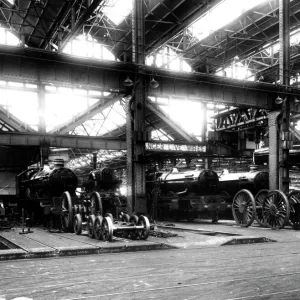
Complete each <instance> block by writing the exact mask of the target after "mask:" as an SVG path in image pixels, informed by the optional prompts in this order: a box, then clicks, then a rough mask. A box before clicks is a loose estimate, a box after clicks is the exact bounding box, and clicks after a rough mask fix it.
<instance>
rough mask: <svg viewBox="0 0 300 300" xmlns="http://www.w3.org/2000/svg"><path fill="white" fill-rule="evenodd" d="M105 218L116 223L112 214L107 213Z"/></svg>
mask: <svg viewBox="0 0 300 300" xmlns="http://www.w3.org/2000/svg"><path fill="white" fill-rule="evenodd" d="M105 217H109V218H110V219H111V221H112V222H113V223H114V217H113V215H112V214H111V213H106V214H105Z"/></svg>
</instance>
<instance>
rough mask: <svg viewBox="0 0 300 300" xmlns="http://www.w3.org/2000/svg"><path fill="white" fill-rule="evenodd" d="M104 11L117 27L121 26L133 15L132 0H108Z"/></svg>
mask: <svg viewBox="0 0 300 300" xmlns="http://www.w3.org/2000/svg"><path fill="white" fill-rule="evenodd" d="M102 11H103V12H104V13H105V14H106V16H107V17H108V18H109V19H110V20H111V21H112V22H113V23H114V24H115V25H119V24H120V23H121V22H122V21H123V20H124V19H125V18H126V17H127V16H128V15H129V14H130V13H131V11H132V0H107V1H106V3H105V6H103V8H102Z"/></svg>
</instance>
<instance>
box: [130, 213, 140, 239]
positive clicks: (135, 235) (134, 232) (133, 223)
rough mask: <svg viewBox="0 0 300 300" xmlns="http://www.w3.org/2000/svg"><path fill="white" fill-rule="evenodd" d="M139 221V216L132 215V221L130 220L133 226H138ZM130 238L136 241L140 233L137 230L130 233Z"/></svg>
mask: <svg viewBox="0 0 300 300" xmlns="http://www.w3.org/2000/svg"><path fill="white" fill-rule="evenodd" d="M138 221H139V218H138V216H137V215H131V216H130V219H129V222H130V223H131V224H132V225H136V224H137V223H138ZM130 237H131V239H132V240H136V239H137V237H138V231H137V230H135V229H134V230H132V231H130Z"/></svg>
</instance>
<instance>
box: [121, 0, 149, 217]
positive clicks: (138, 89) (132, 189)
mask: <svg viewBox="0 0 300 300" xmlns="http://www.w3.org/2000/svg"><path fill="white" fill-rule="evenodd" d="M132 4H133V5H132V60H133V62H134V63H136V64H139V65H144V64H145V54H144V45H145V40H144V36H145V27H144V2H143V1H140V0H133V2H132ZM144 80H145V79H144V76H143V74H142V73H140V72H139V71H138V72H137V73H136V74H135V78H134V86H133V91H132V99H131V100H130V101H129V102H128V106H127V108H128V112H127V118H126V121H127V125H126V128H127V176H128V182H127V202H128V205H127V210H128V212H129V213H131V212H133V211H134V212H135V213H147V203H146V180H145V165H144V164H143V157H144V154H145V141H146V137H147V134H146V131H145V98H146V95H145V82H144Z"/></svg>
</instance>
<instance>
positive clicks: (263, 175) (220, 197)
mask: <svg viewBox="0 0 300 300" xmlns="http://www.w3.org/2000/svg"><path fill="white" fill-rule="evenodd" d="M155 186H156V187H155V188H154V189H153V191H152V195H151V196H152V197H151V198H152V208H153V209H152V214H154V215H155V211H157V213H160V215H158V217H160V218H168V217H170V216H173V217H174V218H175V219H180V218H182V217H184V218H186V219H188V220H193V219H195V218H196V217H197V216H198V214H200V213H203V212H210V215H211V217H212V221H213V222H217V221H218V218H219V212H225V211H226V210H227V209H228V208H231V204H232V199H233V197H234V195H235V194H236V193H237V192H238V191H240V190H241V189H247V190H249V191H250V192H252V193H253V194H254V195H255V194H256V193H257V192H258V191H260V190H261V189H267V188H268V187H269V175H268V172H264V171H259V170H257V169H255V168H253V169H252V170H250V171H249V172H241V173H229V172H228V171H223V172H221V173H219V174H218V173H217V172H215V171H213V170H210V169H202V168H196V169H195V170H185V171H179V170H178V169H173V170H172V171H171V172H165V173H162V174H161V175H160V176H158V178H157V179H156V182H155ZM154 208H155V209H154Z"/></svg>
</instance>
